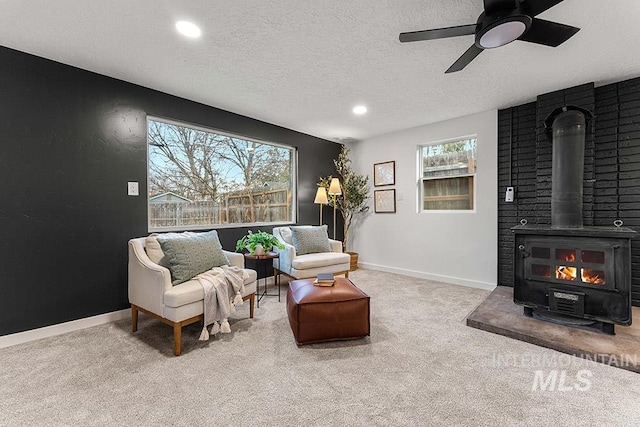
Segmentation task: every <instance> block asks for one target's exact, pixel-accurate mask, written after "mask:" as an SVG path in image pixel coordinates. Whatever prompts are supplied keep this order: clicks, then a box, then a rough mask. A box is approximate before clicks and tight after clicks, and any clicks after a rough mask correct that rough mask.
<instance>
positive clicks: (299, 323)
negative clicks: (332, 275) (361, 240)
mask: <svg viewBox="0 0 640 427" xmlns="http://www.w3.org/2000/svg"><path fill="white" fill-rule="evenodd" d="M313 281H314V279H303V280H294V281H292V282H290V283H289V290H288V291H287V315H288V316H289V325H291V330H292V331H293V336H294V338H295V340H296V344H298V345H303V344H311V343H316V342H323V341H334V340H351V339H357V338H362V337H364V336H367V335H369V332H370V325H369V295H367V294H365V293H364V292H363V291H361V290H360V289H358V288H357V287H356V286H355V285H354V284H353V283H352V282H351V280H349V279H345V278H342V277H337V278H336V281H335V283H334V285H333V286H314V285H313Z"/></svg>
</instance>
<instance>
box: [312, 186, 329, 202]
mask: <svg viewBox="0 0 640 427" xmlns="http://www.w3.org/2000/svg"><path fill="white" fill-rule="evenodd" d="M313 203H317V204H320V205H326V204H328V203H329V200H327V190H326V189H325V188H324V187H318V191H316V199H315V200H314V201H313Z"/></svg>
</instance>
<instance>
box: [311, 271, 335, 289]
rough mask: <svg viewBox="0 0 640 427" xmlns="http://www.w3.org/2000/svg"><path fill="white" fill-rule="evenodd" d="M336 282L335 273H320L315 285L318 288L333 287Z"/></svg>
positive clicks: (314, 282)
mask: <svg viewBox="0 0 640 427" xmlns="http://www.w3.org/2000/svg"><path fill="white" fill-rule="evenodd" d="M334 282H335V279H334V278H333V273H320V274H318V277H316V280H314V281H313V284H314V285H316V286H333V283H334Z"/></svg>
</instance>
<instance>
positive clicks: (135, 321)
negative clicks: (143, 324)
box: [131, 304, 138, 332]
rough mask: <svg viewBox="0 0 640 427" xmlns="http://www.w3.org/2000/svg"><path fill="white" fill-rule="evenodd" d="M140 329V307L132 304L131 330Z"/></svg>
mask: <svg viewBox="0 0 640 427" xmlns="http://www.w3.org/2000/svg"><path fill="white" fill-rule="evenodd" d="M137 330H138V307H136V306H135V305H133V304H131V332H136V331H137Z"/></svg>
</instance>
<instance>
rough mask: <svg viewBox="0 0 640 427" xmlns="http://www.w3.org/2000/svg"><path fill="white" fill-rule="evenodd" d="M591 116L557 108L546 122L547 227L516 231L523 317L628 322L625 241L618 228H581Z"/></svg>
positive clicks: (607, 326)
mask: <svg viewBox="0 0 640 427" xmlns="http://www.w3.org/2000/svg"><path fill="white" fill-rule="evenodd" d="M590 118H591V114H590V113H589V112H588V111H585V110H582V109H580V108H578V107H562V108H559V109H557V110H555V111H554V112H553V113H551V115H549V117H548V118H547V120H546V121H545V127H546V129H547V136H549V137H550V139H551V140H552V142H553V163H552V190H551V191H552V193H551V226H542V225H527V223H526V221H525V220H523V221H522V222H521V223H522V225H519V226H516V227H513V228H512V229H511V230H512V231H513V232H514V233H515V269H514V271H515V282H514V291H513V300H514V302H515V303H516V304H520V305H523V306H524V312H525V314H526V315H529V316H531V315H533V312H534V311H535V312H536V313H538V314H539V315H540V316H541V317H543V318H548V319H551V320H554V321H561V322H563V323H567V324H588V323H594V322H599V323H598V325H599V326H600V327H601V328H602V330H603V331H604V332H606V333H609V334H613V333H614V327H615V326H614V325H615V324H619V325H630V324H631V239H632V238H633V237H634V236H635V235H636V232H635V231H633V230H631V229H629V228H625V227H621V225H622V222H621V221H617V222H616V223H615V224H614V225H613V226H611V227H584V226H583V222H582V188H583V169H584V141H585V131H586V127H587V124H588V120H589V119H590Z"/></svg>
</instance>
